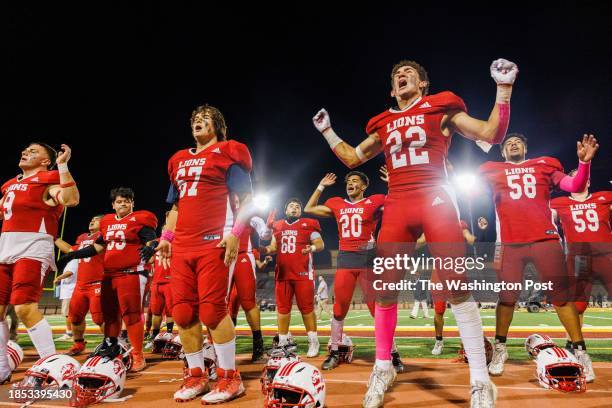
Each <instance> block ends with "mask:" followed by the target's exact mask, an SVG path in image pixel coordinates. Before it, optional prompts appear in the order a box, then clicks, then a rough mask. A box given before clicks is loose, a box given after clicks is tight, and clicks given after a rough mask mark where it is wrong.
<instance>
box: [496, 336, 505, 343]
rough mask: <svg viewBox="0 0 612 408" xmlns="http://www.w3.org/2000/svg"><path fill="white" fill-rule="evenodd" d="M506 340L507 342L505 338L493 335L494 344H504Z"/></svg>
mask: <svg viewBox="0 0 612 408" xmlns="http://www.w3.org/2000/svg"><path fill="white" fill-rule="evenodd" d="M506 340H508V338H507V336H498V335H495V343H504V344H505V343H506Z"/></svg>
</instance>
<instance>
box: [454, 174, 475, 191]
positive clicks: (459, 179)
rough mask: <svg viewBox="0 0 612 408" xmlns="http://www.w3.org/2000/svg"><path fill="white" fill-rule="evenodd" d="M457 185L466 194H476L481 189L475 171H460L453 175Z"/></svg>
mask: <svg viewBox="0 0 612 408" xmlns="http://www.w3.org/2000/svg"><path fill="white" fill-rule="evenodd" d="M453 184H454V185H455V187H456V188H457V189H458V190H459V191H461V192H462V193H465V194H474V193H477V192H478V191H479V190H480V184H479V182H478V177H476V175H475V174H474V173H459V174H457V175H456V176H455V177H453Z"/></svg>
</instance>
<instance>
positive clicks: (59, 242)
mask: <svg viewBox="0 0 612 408" xmlns="http://www.w3.org/2000/svg"><path fill="white" fill-rule="evenodd" d="M55 246H56V247H57V248H58V249H59V250H60V251H62V252H64V253H66V254H67V253H68V252H72V246H71V245H70V244H69V243H67V242H66V241H64V240H63V239H60V238H57V239H56V240H55Z"/></svg>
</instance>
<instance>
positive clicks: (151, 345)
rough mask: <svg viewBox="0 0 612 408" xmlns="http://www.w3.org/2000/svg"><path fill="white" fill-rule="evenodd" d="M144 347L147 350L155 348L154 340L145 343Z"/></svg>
mask: <svg viewBox="0 0 612 408" xmlns="http://www.w3.org/2000/svg"><path fill="white" fill-rule="evenodd" d="M144 349H145V350H151V349H153V342H152V341H149V342H147V344H145V346H144Z"/></svg>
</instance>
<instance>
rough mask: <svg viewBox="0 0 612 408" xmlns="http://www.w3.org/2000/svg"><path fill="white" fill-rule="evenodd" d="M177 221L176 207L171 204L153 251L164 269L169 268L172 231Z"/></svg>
mask: <svg viewBox="0 0 612 408" xmlns="http://www.w3.org/2000/svg"><path fill="white" fill-rule="evenodd" d="M177 219H178V206H177V205H176V204H172V208H171V209H170V211H168V215H167V216H166V222H165V226H164V229H163V231H162V233H161V236H160V238H159V244H157V248H156V249H155V251H156V252H157V253H158V254H159V258H160V260H161V262H162V264H163V265H164V267H165V268H169V267H170V257H171V256H172V240H173V239H174V229H175V228H176V220H177Z"/></svg>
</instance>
